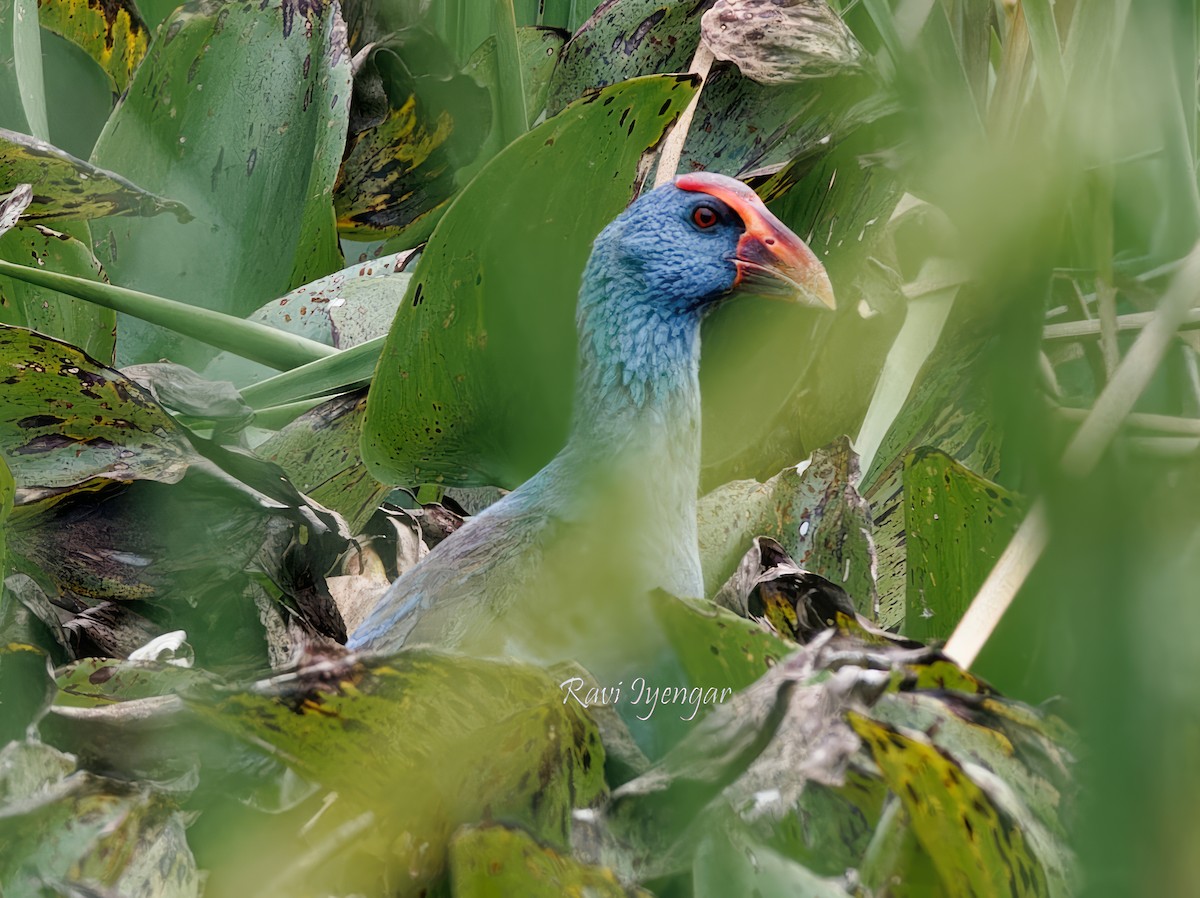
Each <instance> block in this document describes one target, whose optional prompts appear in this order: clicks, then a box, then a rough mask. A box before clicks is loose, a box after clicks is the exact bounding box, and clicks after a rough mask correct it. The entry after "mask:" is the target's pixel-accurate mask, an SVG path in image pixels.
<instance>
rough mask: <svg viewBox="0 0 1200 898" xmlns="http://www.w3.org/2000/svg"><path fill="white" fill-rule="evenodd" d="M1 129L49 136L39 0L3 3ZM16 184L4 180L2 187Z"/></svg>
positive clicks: (0, 8) (0, 19) (0, 4)
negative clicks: (39, 25) (38, 9)
mask: <svg viewBox="0 0 1200 898" xmlns="http://www.w3.org/2000/svg"><path fill="white" fill-rule="evenodd" d="M0 128H11V129H12V130H14V131H20V132H22V133H25V134H34V135H37V136H38V137H42V138H45V137H48V136H49V133H50V128H49V125H48V124H47V121H46V90H45V87H44V84H43V79H42V39H41V31H40V29H39V28H38V17H37V2H36V0H3V2H0ZM12 186H13V184H12V183H6V182H5V181H3V180H0V190H9V189H11V187H12Z"/></svg>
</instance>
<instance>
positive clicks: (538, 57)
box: [459, 28, 566, 183]
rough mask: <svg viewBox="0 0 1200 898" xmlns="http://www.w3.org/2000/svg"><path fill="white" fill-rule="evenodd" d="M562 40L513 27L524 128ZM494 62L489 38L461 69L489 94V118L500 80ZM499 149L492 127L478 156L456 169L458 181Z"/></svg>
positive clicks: (538, 106) (549, 32)
mask: <svg viewBox="0 0 1200 898" xmlns="http://www.w3.org/2000/svg"><path fill="white" fill-rule="evenodd" d="M565 39H566V36H565V35H564V34H563V33H562V32H560V31H555V30H553V29H550V28H518V29H517V49H518V51H519V53H520V56H521V75H522V78H521V83H522V84H523V85H524V88H525V108H526V110H527V111H528V124H527V126H528V127H533V124H534V122H535V121H537V119H538V117H539V116H540V114H541V112H542V110H543V109H544V108H545V106H546V96H547V92H548V90H549V87H550V77H551V75H552V73H553V72H554V71H555V69H556V64H557V62H558V60H559V57H560V55H561V54H562V48H563V42H564V41H565ZM497 65H498V64H497V60H496V40H495V38H489V39H488V40H486V41H484V42H483V43H482V44H481V45H480V46H479V49H477V50H476V51H475V52H474V53H472V54H471V58H470V59H469V60H467V65H466V69H465V71H466V73H467V74H468V75H471V76H472V77H473V78H474V79H475V80H476V81H478V82H479V83H480V84H482V85H483V86H484V87H486V88H487V89H488V93H489V94H490V95H491V97H492V117H493V119H495V118H497V117H499V115H500V111H499V108H498V104H499V99H498V94H499V91H500V90H501V87H500V83H501V82H500V72H499V69H498V67H497ZM503 148H504V142H503V140H502V138H501V136H500V134H499V132H498V131H497V130H495V129H493V130H492V131H491V132H489V133H488V137H487V140H486V141H485V142H484V145H483V148H482V149H481V150H480V153H479V158H478V159H477V160H476V161H475V163H473V164H472V165H470V166H468V168H467V169H466V170H465V171H464V172H460V174H459V181H460V183H462V182H463V181H465V180H466V179H465V178H464V177H463V175H465V174H471V173H473V172H474V171H478V169H479V168H481V167H482V166H483V164H484V163H485V162H487V161H488V160H489V159H491V158H492V157H493V156H495V155H496V153H498V152H499V151H500V150H501V149H503Z"/></svg>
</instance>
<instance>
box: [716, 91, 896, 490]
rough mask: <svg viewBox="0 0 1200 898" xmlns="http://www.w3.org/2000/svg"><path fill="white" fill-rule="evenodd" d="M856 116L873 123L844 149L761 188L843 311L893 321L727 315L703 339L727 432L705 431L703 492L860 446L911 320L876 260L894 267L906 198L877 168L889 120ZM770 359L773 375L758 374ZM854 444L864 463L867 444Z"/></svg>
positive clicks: (770, 311)
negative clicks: (884, 240)
mask: <svg viewBox="0 0 1200 898" xmlns="http://www.w3.org/2000/svg"><path fill="white" fill-rule="evenodd" d="M884 108H886V107H884ZM849 115H850V116H851V117H852V118H860V117H861V118H865V119H866V121H865V122H864V124H862V125H860V126H858V127H857V128H856V129H855V130H854V131H853V132H852V133H851V134H849V135H847V136H846V137H845V138H844V139H843V140H842V141H841V142H838V141H837V138H836V136H835V137H834V139H833V140H832V141H831V143H832V144H833V146H832V148H831V149H829V150H828V151H827V152H826V151H825V150H824V149H822V150H820V151H819V153H818V158H813V157H812V156H810V155H806V154H805V153H804V152H801V153H800V155H799V156H797V158H795V159H794V160H793V161H792V162H790V163H789V164H788V165H786V166H785V167H784V168H783V169H782V170H781V171H780V172H778V173H777V174H776V175H774V176H772V177H770V178H769V179H767V180H766V181H765V182H763V183H761V184H755V186H756V189H757V190H758V191H759V193H760V195H761V196H763V198H764V199H766V200H767V201H768V202H769V205H770V208H771V210H772V211H773V212H774V213H775V214H776V215H778V216H779V217H780V218H781V219H782V220H783V221H784V222H785V223H787V224H788V225H789V227H791V228H792V229H793V230H794V231H795V232H796V233H797V234H800V235H802V236H804V238H805V240H806V241H807V242H808V244H809V246H810V248H811V249H812V250H813V252H815V253H816V254H817V255H818V256H819V257H820V258H821V260H822V261H823V262H824V264H825V267H826V269H827V270H828V272H829V277H830V279H831V280H832V282H833V284H834V290H835V292H836V294H837V297H838V305H839V308H841V309H843V310H845V309H853V308H854V307H855V306H857V304H858V302H859V297H860V296H861V297H862V298H863V299H865V300H866V301H867V302H868V303H870V304H871V306H872V308H873V309H874V310H875V311H878V312H883V313H884V314H878V315H874V316H873V317H871V318H869V319H863V318H862V317H860V316H859V315H857V314H854V313H853V312H850V313H847V312H845V311H843V312H842V313H841V314H838V315H831V316H818V317H816V319H815V320H813V319H812V317H811V316H810V317H809V318H805V317H804V316H799V315H792V316H788V315H786V314H785V313H786V312H788V311H790V310H787V309H776V308H772V307H770V306H766V307H764V308H755V307H751V306H750V305H748V304H744V303H730V304H728V305H727V306H725V307H722V308H720V309H718V310H717V311H716V313H715V314H714V315H712V316H711V320H710V321H709V322H707V324H706V327H705V330H704V363H703V365H702V366H701V371H700V395H701V401H702V404H703V413H702V417H703V420H705V421H722V422H728V423H726V424H725V425H724V426H722V427H706V428H704V460H705V464H706V466H707V468H706V470H705V472H704V480H705V482H706V483H720V482H722V481H725V480H729V479H730V478H732V477H745V476H755V477H761V476H762V474H763V473H770V472H772V471H776V470H778V469H779V468H780V467H782V466H784V465H789V464H794V463H795V462H796V460H797V459H798V458H799V457H800V456H801V455H802V454H803V453H804V452H805V451H806V450H807V449H809V448H812V447H817V446H824V445H826V444H827V443H829V442H831V441H833V440H836V439H837V438H839V437H840V436H842V435H844V434H851V435H854V434H857V433H858V430H859V425H860V422H861V421H862V418H863V414H864V412H865V410H866V408H867V404H868V402H869V400H870V398H871V389H872V387H873V385H874V383H875V381H876V378H877V374H878V365H879V364H880V362H881V361H882V360H883V358H884V357H885V356H886V354H887V351H888V346H889V345H890V344H891V342H892V340H893V338H894V336H895V333H896V329H897V328H898V327H899V326H900V322H901V320H903V317H904V312H903V309H902V308H897V307H895V306H897V305H898V303H896V302H895V301H890V302H889V301H888V300H890V297H891V296H893V295H894V290H892V289H891V288H890V284H888V283H887V281H886V277H887V275H886V273H887V272H888V271H889V266H888V264H887V262H886V261H885V262H883V263H882V264H881V263H880V261H878V260H872V258H871V257H872V256H882V257H883V258H884V259H886V258H887V254H886V253H881V252H880V246H879V244H880V240H881V237H883V236H884V235H885V233H886V231H885V226H886V224H887V222H888V220H889V217H890V215H891V212H892V209H893V208H894V207H895V205H896V201H897V199H898V197H899V195H900V190H899V186H898V180H897V176H896V174H895V173H894V172H893V171H892V170H890V169H888V168H887V167H886V166H885V165H883V164H880V163H877V162H876V161H875V160H876V159H877V158H878V157H879V156H884V157H886V155H887V152H888V151H889V148H890V147H891V146H892V142H893V140H894V138H893V136H892V135H891V134H890V133H889V130H888V129H889V126H888V124H887V122H888V118H887V117H885V116H882V110H880V109H875V110H869V109H868V110H859V111H852V112H851V113H849ZM873 116H874V118H873ZM757 180H758V179H751V183H754V182H755V181H757ZM885 248H886V247H885ZM764 305H765V304H764ZM764 358H769V359H771V364H770V365H764V364H761V363H760V364H757V365H755V364H753V362H754V360H760V359H764ZM854 444H855V448H856V450H858V451H859V452H860V453H861V452H862V451H863V447H862V444H861V442H860V440H859V439H858V438H856V439H855V441H854ZM802 447H803V448H802Z"/></svg>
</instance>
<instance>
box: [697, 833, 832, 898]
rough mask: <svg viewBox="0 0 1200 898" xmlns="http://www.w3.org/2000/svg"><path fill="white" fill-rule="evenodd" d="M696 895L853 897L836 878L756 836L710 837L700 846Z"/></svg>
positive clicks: (701, 897)
mask: <svg viewBox="0 0 1200 898" xmlns="http://www.w3.org/2000/svg"><path fill="white" fill-rule="evenodd" d="M692 877H693V881H694V882H695V883H696V890H695V892H694V895H695V898H725V896H729V895H764V896H766V895H771V896H776V895H778V896H783V895H789V896H793V898H850V896H851V893H850V892H848V891H846V889H845V887H844V886H843V885H842V884H841V883H840V882H838V881H837V880H833V879H822V878H821V877H820V876H817V875H816V874H815V873H813V872H812V871H811V870H809V869H808V868H806V867H803V866H801V865H800V864H798V863H796V862H795V861H793V860H790V859H789V858H787V857H784V856H783V855H781V854H779V853H777V852H775V851H773V850H771V848H769V847H767V846H766V845H761V844H758V843H756V842H755V841H754V840H753V839H749V838H746V837H744V836H741V835H736V836H735V835H733V834H730V835H729V836H728V837H723V836H722V835H718V836H710V837H708V838H706V839H705V840H704V841H703V842H701V843H700V846H699V847H698V848H697V849H696V857H695V864H694V867H693V872H692Z"/></svg>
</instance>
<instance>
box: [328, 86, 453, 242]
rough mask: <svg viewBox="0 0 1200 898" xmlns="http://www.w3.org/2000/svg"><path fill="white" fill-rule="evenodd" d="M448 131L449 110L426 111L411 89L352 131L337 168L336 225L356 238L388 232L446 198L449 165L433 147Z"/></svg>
mask: <svg viewBox="0 0 1200 898" xmlns="http://www.w3.org/2000/svg"><path fill="white" fill-rule="evenodd" d="M453 130H454V120H453V119H452V118H451V117H450V114H449V113H448V112H446V111H444V110H442V111H441V112H440V113H439V114H437V115H435V116H431V115H430V114H429V113H428V112H427V111H426V109H425V107H424V104H423V103H421V102H420V101H419V100H418V98H417V96H416V95H415V94H413V95H411V96H409V98H408V99H407V100H406V101H404V102H403V103H401V104H400V105H399V106H398V107H397V108H396V109H393V110H391V111H390V112H389V113H388V115H387V118H385V119H384V120H383V121H382V122H380V123H379V124H378V125H376V126H375V127H374V128H371V129H370V130H369V131H366V132H364V133H362V134H359V135H357V136H356V137H355V139H354V141H353V145H352V146H351V149H350V153H349V155H347V157H346V159H345V161H344V162H343V163H342V168H341V171H340V172H339V173H338V182H337V186H336V189H335V194H334V204H335V209H336V211H337V224H338V230H339V231H340V232H341V233H342V234H345V235H347V236H351V237H357V238H359V239H361V240H368V239H371V238H374V237H388V236H392V235H395V234H397V233H399V231H400V230H401V229H403V228H405V227H407V226H408V225H411V224H412V223H413V222H415V221H416V220H417V219H419V218H421V217H422V216H424V215H427V214H429V213H430V212H431V211H432V210H433V209H435V208H437V207H438V206H440V205H441V204H442V203H444V202H446V201H447V200H448V199H449V197H450V195H451V194H452V193H453V191H454V170H453V168H452V167H451V166H450V165H449V163H448V162H447V161H446V159H445V153H444V152H442V153H439V152H438V151H439V150H440V149H441V147H442V145H443V144H444V143H445V142H446V140H447V139H449V137H450V135H451V133H452V132H453Z"/></svg>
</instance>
